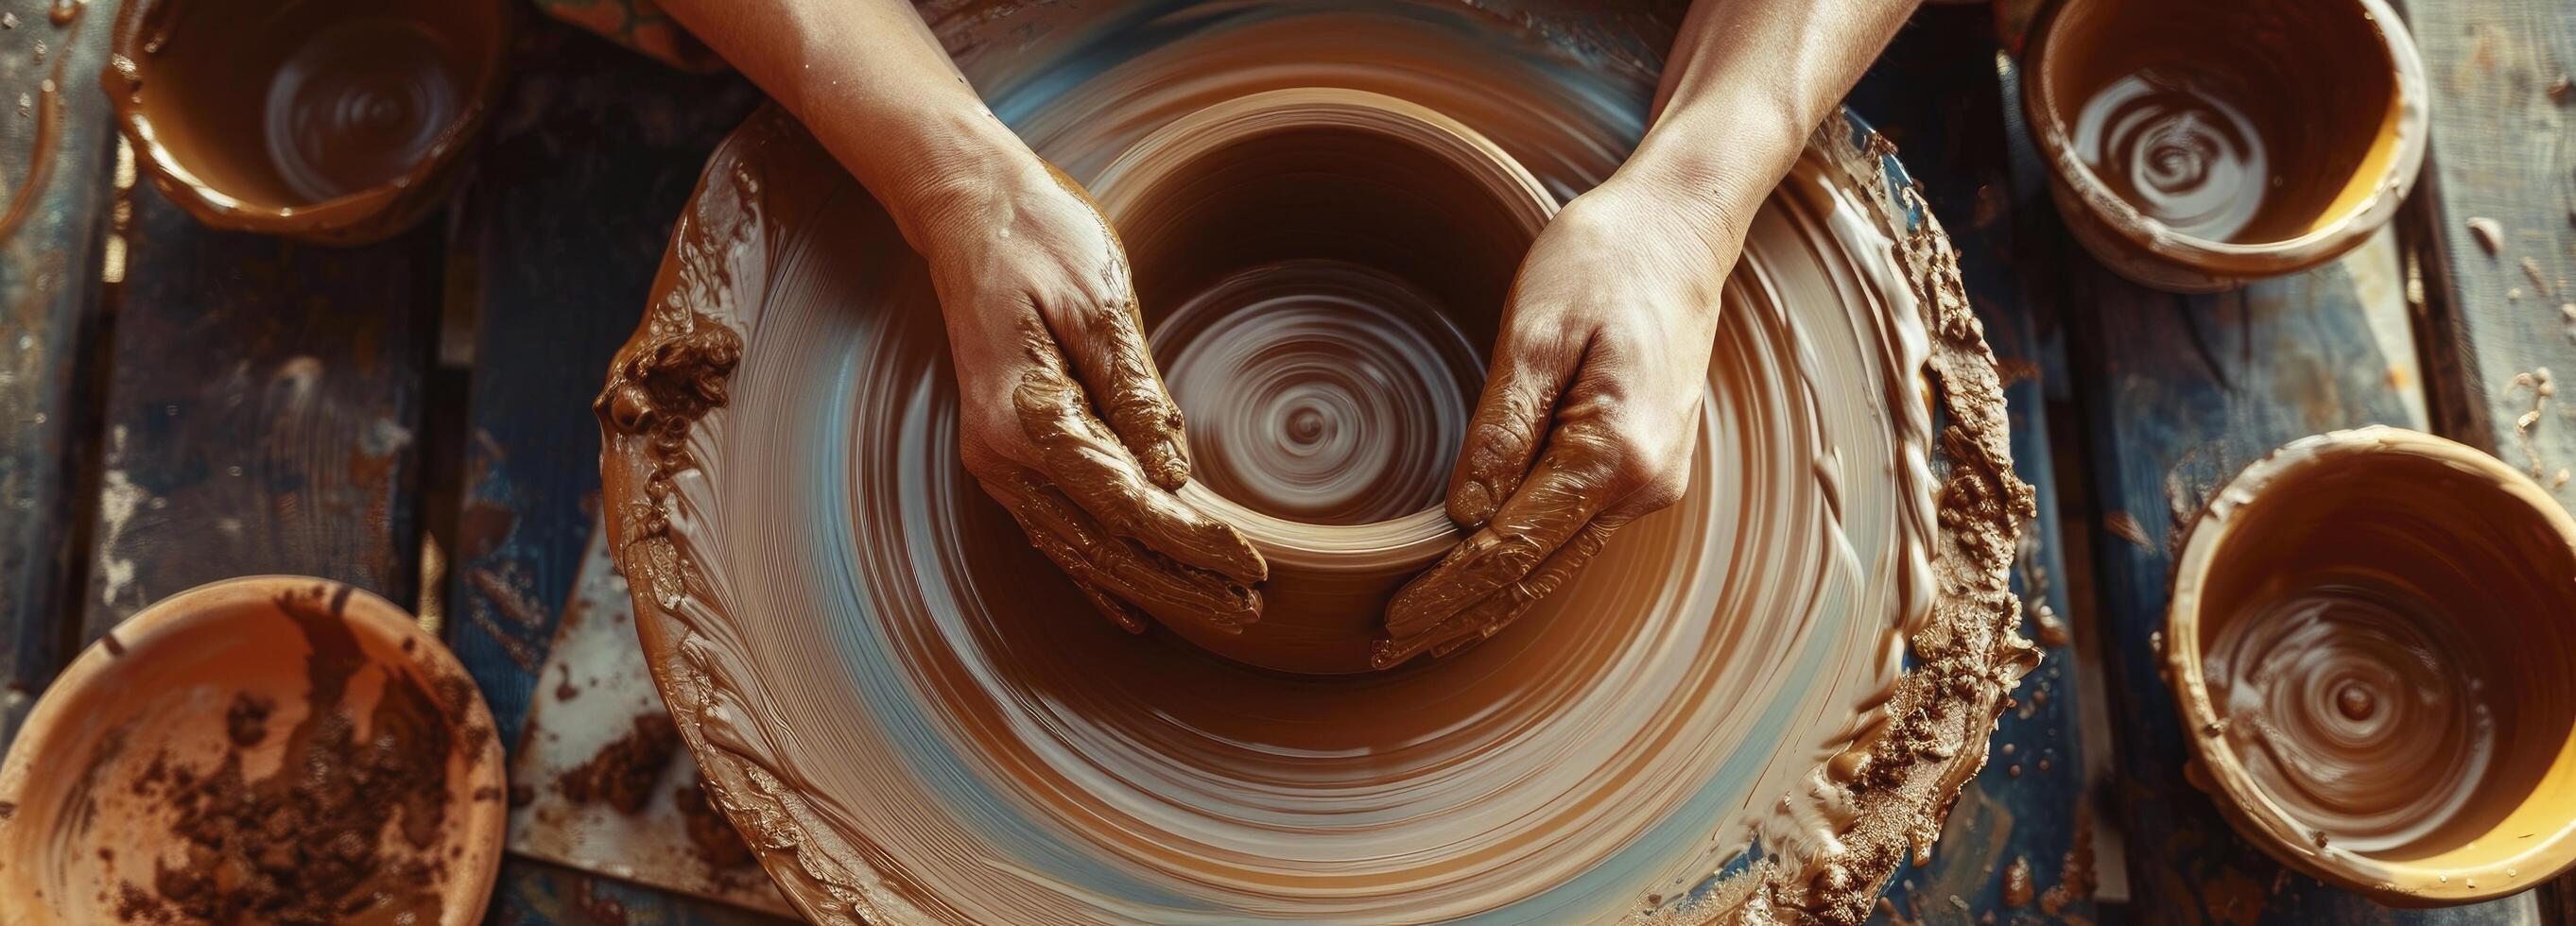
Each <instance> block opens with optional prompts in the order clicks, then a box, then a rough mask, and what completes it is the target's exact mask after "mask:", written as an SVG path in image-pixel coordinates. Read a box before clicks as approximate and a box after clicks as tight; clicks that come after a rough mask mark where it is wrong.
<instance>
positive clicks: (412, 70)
mask: <svg viewBox="0 0 2576 926" xmlns="http://www.w3.org/2000/svg"><path fill="white" fill-rule="evenodd" d="M514 14H515V8H514V7H513V6H511V5H510V4H508V3H505V2H502V0H457V2H449V0H388V2H377V3H337V2H330V0H293V2H287V3H269V2H263V0H137V2H134V3H128V4H126V5H125V7H124V9H123V10H121V11H120V12H119V13H118V15H117V18H116V34H115V39H114V46H113V48H114V51H113V55H112V56H111V57H110V58H109V59H108V61H109V63H108V67H107V69H106V71H105V72H104V73H102V74H101V75H100V80H101V83H102V84H103V85H104V86H105V88H106V90H107V95H108V98H109V99H110V100H112V101H114V103H115V105H116V120H117V125H118V127H119V128H120V129H122V130H123V131H124V133H125V140H126V141H127V142H128V143H129V144H131V145H132V146H133V148H134V153H135V160H136V162H137V163H138V164H140V165H141V166H142V168H143V171H144V173H145V175H146V176H148V177H150V178H151V181H152V185H153V187H154V188H155V189H157V190H159V191H161V193H162V194H163V195H165V196H168V197H169V198H170V199H171V201H173V202H175V203H178V204H179V206H180V207H181V208H183V209H186V210H187V211H188V213H189V214H190V215H193V216H195V217H197V219H198V220H200V221H203V222H205V223H206V224H208V225H211V226H214V227H217V228H226V229H239V230H243V231H254V232H263V233H267V234H273V235H284V236H287V237H292V238H297V239H302V240H306V241H314V242H320V243H327V244H364V243H367V242H371V241H378V240H382V239H385V238H389V237H392V236H393V235H395V234H398V233H400V232H402V231H404V230H406V229H408V228H410V227H412V226H413V225H416V224H418V223H419V222H420V220H421V219H423V218H425V217H427V216H428V215H429V214H430V213H431V212H432V211H434V210H435V209H436V208H437V207H438V206H439V204H440V203H441V202H443V201H444V200H445V198H446V193H447V190H448V189H449V188H450V186H452V184H453V181H454V179H455V177H456V174H457V172H458V171H457V167H458V164H459V161H460V158H461V155H462V154H463V153H464V151H465V148H466V147H467V143H468V142H469V141H471V140H472V138H473V137H474V135H475V132H476V131H477V130H478V129H479V128H481V126H482V125H483V120H484V117H485V115H486V114H487V113H488V111H489V110H490V109H491V106H492V103H493V101H494V100H495V99H496V98H497V97H498V95H499V93H500V90H501V85H502V76H503V62H504V61H505V60H506V58H507V57H508V51H509V47H510V45H509V33H510V24H511V22H510V21H511V19H512V17H513V15H514Z"/></svg>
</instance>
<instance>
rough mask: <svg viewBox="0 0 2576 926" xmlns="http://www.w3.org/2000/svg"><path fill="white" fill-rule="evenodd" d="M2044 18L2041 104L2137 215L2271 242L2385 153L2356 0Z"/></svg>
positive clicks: (2088, 6) (2122, 8) (2324, 206)
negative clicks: (2046, 60) (2046, 99)
mask: <svg viewBox="0 0 2576 926" xmlns="http://www.w3.org/2000/svg"><path fill="white" fill-rule="evenodd" d="M2057 15H2058V17H2059V18H2060V19H2061V20H2064V22H2062V23H2060V24H2059V25H2057V26H2055V29H2056V30H2057V31H2055V32H2054V33H2053V34H2052V35H2051V37H2050V41H2051V42H2052V43H2053V47H2052V48H2051V49H2050V60H2051V62H2052V63H2053V67H2051V68H2050V69H2049V71H2048V73H2047V74H2045V75H2043V76H2042V79H2043V80H2045V81H2046V82H2047V83H2048V90H2049V95H2050V99H2051V100H2052V101H2053V104H2054V105H2055V106H2057V107H2059V108H2060V109H2061V111H2062V113H2063V120H2064V123H2065V124H2066V125H2068V126H2070V127H2072V129H2071V139H2072V147H2073V150H2074V152H2075V154H2076V156H2077V157H2079V158H2081V159H2082V160H2083V162H2084V164H2085V166H2087V167H2089V168H2091V169H2092V171H2093V175H2094V176H2095V177H2097V178H2099V179H2100V180H2101V181H2102V183H2103V184H2104V185H2105V186H2108V187H2109V188H2110V189H2111V191H2112V192H2113V193H2115V194H2116V195H2118V196H2119V197H2120V198H2121V199H2123V200H2125V201H2127V202H2128V203H2129V204H2130V205H2131V206H2133V207H2135V208H2136V209H2137V211H2138V212H2139V214H2141V215H2143V216H2144V217H2146V218H2148V219H2151V220H2153V221H2155V222H2157V223H2160V224H2162V225H2164V226H2165V227H2166V228H2168V229H2171V230H2172V231H2174V232H2176V233H2178V234H2183V235H2189V236H2192V237H2196V238H2203V239H2208V240H2211V241H2226V242H2246V243H2254V242H2269V241H2281V240H2286V239H2290V238H2296V237H2298V236H2300V235H2303V234H2306V233H2307V232H2309V231H2310V230H2312V229H2313V228H2315V227H2316V226H2317V224H2318V223H2320V222H2321V221H2323V220H2325V219H2327V218H2330V217H2333V216H2335V215H2337V214H2338V213H2340V212H2342V211H2345V209H2346V208H2347V207H2348V206H2349V205H2350V203H2348V202H2347V200H2350V199H2355V198H2358V197H2362V196H2368V195H2371V194H2373V193H2375V192H2376V185H2377V183H2378V177H2377V175H2376V174H2375V173H2374V172H2364V171H2360V168H2361V166H2362V162H2363V161H2364V160H2365V159H2368V158H2370V157H2372V156H2374V155H2375V154H2378V155H2380V156H2384V154H2380V152H2379V148H2380V142H2381V137H2382V136H2383V135H2385V134H2387V133H2389V132H2390V131H2392V130H2393V126H2392V123H2393V121H2394V119H2393V115H2392V113H2393V110H2394V109H2395V107H2396V105H2397V91H2396V78H2395V76H2394V73H2393V71H2392V64H2391V62H2390V61H2389V60H2388V58H2387V55H2386V52H2385V51H2384V50H2382V46H2381V43H2380V41H2379V38H2378V35H2377V32H2376V27H2375V26H2374V25H2373V23H2372V21H2371V20H2370V19H2369V18H2368V17H2367V16H2366V15H2365V14H2363V13H2362V12H2361V11H2360V7H2359V4H2357V3H2355V2H2353V0H2336V2H2330V3H2300V2H2289V0H2260V2H2252V3H2240V2H2228V0H2186V2H2182V3H2179V4H2145V3H2070V4H2068V5H2067V7H2066V8H2065V9H2064V10H2062V11H2061V12H2059V13H2058V14H2057ZM2356 184H2358V187H2357V188H2356Z"/></svg>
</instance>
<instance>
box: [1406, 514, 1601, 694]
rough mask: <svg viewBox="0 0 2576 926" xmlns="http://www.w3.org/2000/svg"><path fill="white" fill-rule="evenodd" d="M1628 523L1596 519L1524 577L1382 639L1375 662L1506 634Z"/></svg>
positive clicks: (1450, 649) (1437, 653) (1445, 652)
mask: <svg viewBox="0 0 2576 926" xmlns="http://www.w3.org/2000/svg"><path fill="white" fill-rule="evenodd" d="M1626 523H1627V519H1625V518H1619V517H1614V516H1612V515H1607V514H1605V515H1603V516H1601V517H1599V518H1595V519H1593V520H1592V522H1591V523H1589V524H1585V525H1584V526H1583V529H1582V530H1579V531H1576V532H1575V534H1574V539H1572V540H1568V541H1566V543H1565V546H1563V547H1560V548H1558V549H1557V551H1556V553H1555V554H1554V555H1551V556H1549V557H1548V558H1547V561H1546V562H1543V563H1540V564H1539V567H1538V568H1537V569H1534V570H1531V571H1530V574H1529V575H1528V576H1526V577H1523V578H1522V579H1521V580H1520V581H1518V582H1513V583H1511V584H1509V585H1506V586H1504V587H1503V588H1502V589H1501V590H1499V591H1496V592H1494V593H1493V594H1490V595H1486V596H1485V597H1484V598H1483V599H1481V600H1479V601H1477V602H1475V603H1474V604H1471V605H1468V606H1467V608H1466V609H1465V610H1462V611H1459V612H1458V613H1456V614H1454V615H1451V616H1450V617H1448V618H1447V619H1445V620H1442V621H1440V622H1439V623H1437V624H1434V625H1432V626H1431V627H1429V628H1427V629H1424V630H1422V631H1420V632H1417V633H1414V634H1412V635H1410V636H1402V637H1397V636H1390V637H1388V638H1387V639H1383V640H1379V641H1378V642H1377V644H1376V646H1375V647H1374V648H1373V649H1372V650H1371V651H1370V656H1369V662H1370V664H1371V665H1372V666H1373V667H1375V668H1380V669H1385V668H1391V667H1393V666H1396V665H1398V664H1400V663H1403V662H1404V661H1406V660H1408V659H1412V658H1413V657H1415V656H1417V655H1420V654H1421V653H1422V652H1423V651H1425V650H1428V651H1430V653H1431V655H1432V656H1434V657H1439V656H1446V655H1449V654H1450V653H1451V652H1453V651H1455V650H1457V649H1458V648H1459V647H1462V646H1465V645H1467V644H1470V643H1474V642H1476V641H1478V640H1483V639H1487V638H1489V637H1492V636H1493V635H1495V634H1497V633H1501V632H1502V631H1503V628H1505V627H1509V626H1511V623H1512V621H1514V620H1518V619H1519V618H1520V616H1521V615H1522V614H1525V613H1528V611H1529V609H1530V608H1531V607H1532V606H1535V605H1536V604H1538V602H1539V600H1540V599H1543V598H1546V597H1547V596H1549V595H1553V594H1555V593H1556V591H1557V590H1558V589H1560V588H1563V587H1564V586H1565V583H1566V582H1568V581H1570V580H1572V579H1573V578H1574V574H1575V573H1576V572H1577V571H1579V570H1581V569H1582V568H1583V566H1584V564H1585V563H1589V562H1591V561H1592V558H1593V557H1594V556H1597V555H1599V554H1600V553H1601V548H1602V547H1603V546H1605V545H1607V544H1608V543H1609V541H1610V534H1611V532H1613V531H1616V530H1618V529H1619V527H1620V526H1621V525H1623V524H1626Z"/></svg>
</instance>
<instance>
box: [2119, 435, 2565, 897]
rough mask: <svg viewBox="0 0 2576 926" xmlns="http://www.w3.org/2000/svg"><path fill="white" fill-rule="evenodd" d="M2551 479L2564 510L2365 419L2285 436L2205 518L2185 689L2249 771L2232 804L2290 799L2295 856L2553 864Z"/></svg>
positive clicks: (2559, 573) (2183, 587) (2197, 545)
mask: <svg viewBox="0 0 2576 926" xmlns="http://www.w3.org/2000/svg"><path fill="white" fill-rule="evenodd" d="M2534 499H2538V500H2539V503H2540V504H2542V505H2549V506H2550V508H2549V509H2548V511H2549V512H2550V513H2555V511H2556V509H2555V505H2554V504H2553V503H2550V502H2548V501H2547V500H2546V499H2545V498H2544V497H2541V496H2540V495H2539V491H2538V489H2537V488H2536V487H2533V486H2531V485H2530V483H2529V481H2528V480H2527V479H2524V478H2523V477H2521V476H2520V475H2519V474H2516V473H2514V472H2513V471H2512V470H2511V469H2510V468H2508V467H2506V466H2505V465H2504V464H2501V463H2497V462H2495V461H2494V460H2493V459H2492V458H2485V457H2484V456H2483V455H2482V454H2477V452H2476V451H2473V450H2469V449H2467V448H2464V447H2460V446H2459V445H2456V444H2449V443H2448V442H2439V441H2438V439H2436V438H2430V437H2427V436H2424V435H2418V434H2413V433H2412V432H2402V431H2394V430H2391V429H2384V428H2378V429H2365V430H2362V431H2354V432H2338V433H2336V434H2330V435H2324V436H2321V437H2318V438H2310V439H2307V440H2303V441H2300V442H2297V443H2294V444H2291V445H2290V446H2288V447H2285V448H2283V449H2282V450H2281V451H2280V452H2278V453H2277V454H2275V455H2273V456H2272V457H2270V458H2268V459H2266V460H2265V461H2263V462H2262V463H2258V464H2257V465H2256V466H2254V467H2251V468H2249V469H2248V470H2247V472H2246V474H2245V475H2244V476H2242V477H2240V478H2239V479H2238V480H2237V481H2236V482H2235V483H2234V484H2232V485H2230V486H2229V487H2228V488H2227V489H2226V490H2225V491H2224V492H2223V493H2222V494H2221V495H2220V496H2219V498H2218V499H2217V500H2216V501H2214V502H2213V503H2212V504H2211V506H2210V508H2209V509H2208V511H2207V512H2206V513H2205V514H2204V515H2203V516H2202V517H2201V519H2200V520H2199V522H2198V523H2197V524H2196V525H2195V526H2194V527H2193V533H2192V539H2191V541H2190V543H2189V547H2188V549H2187V552H2186V554H2185V559H2184V562H2183V565H2182V567H2181V572H2180V573H2179V575H2180V578H2178V580H2177V585H2176V595H2175V608H2176V611H2175V620H2176V625H2175V629H2174V630H2172V631H2169V639H2171V640H2172V645H2173V646H2174V647H2176V650H2177V652H2176V653H2175V655H2174V657H2172V658H2174V659H2175V665H2176V668H2177V672H2176V684H2177V691H2178V692H2189V694H2187V695H2186V696H2185V699H2184V700H2185V704H2186V707H2187V710H2186V714H2187V716H2191V717H2193V718H2195V719H2193V721H2192V722H2193V723H2195V724H2197V725H2198V729H2197V731H2196V733H2195V738H2196V739H2198V740H2200V741H2201V742H2200V743H2198V744H2197V745H2199V746H2200V747H2201V750H2200V751H2201V754H2202V756H2203V758H2204V761H2205V762H2208V763H2209V764H2210V766H2211V768H2212V771H2213V772H2214V773H2216V777H2217V778H2218V779H2219V780H2220V781H2221V782H2222V790H2226V791H2228V792H2229V793H2234V792H2233V791H2232V789H2230V788H2229V787H2228V785H2230V784H2232V783H2241V784H2242V785H2243V786H2245V787H2246V789H2247V794H2246V795H2242V796H2239V797H2238V801H2239V803H2238V804H2236V805H2233V806H2231V807H2230V809H2231V811H2232V812H2235V813H2238V814H2245V815H2251V816H2255V817H2258V818H2261V819H2266V820H2275V821H2278V823H2277V824H2275V826H2276V827H2277V828H2278V829H2282V830H2286V831H2287V833H2286V835H2287V840H2286V841H2287V842H2289V843H2290V847H2289V848H2291V849H2292V850H2294V851H2292V852H2291V855H2292V859H2291V860H2292V861H2293V862H2294V863H2298V864H2302V865H2303V866H2306V867H2311V868H2314V867H2325V868H2329V869H2334V870H2338V871H2339V872H2340V877H2341V878H2343V879H2345V880H2362V881H2365V882H2367V883H2369V884H2370V885H2371V886H2372V887H2373V888H2376V889H2381V890H2395V891H2398V892H2401V893H2413V892H2415V891H2417V890H2419V889H2422V888H2437V889H2438V888H2442V887H2444V886H2445V882H2444V881H2442V880H2439V879H2437V878H2433V877H2427V875H2428V874H2438V873H2441V872H2442V871H2443V870H2444V869H2446V868H2448V867H2450V866H2459V867H2458V869H2457V870H2456V871H2452V872H2451V874H2452V877H2451V879H2450V880H2452V881H2462V882H2465V881H2468V880H2476V881H2477V882H2478V883H2481V884H2484V885H2486V886H2487V887H2488V888H2489V889H2490V890H2494V889H2497V888H2499V887H2500V886H2501V885H2502V884H2503V883H2504V882H2505V881H2506V880H2507V879H2508V878H2520V879H2524V881H2523V883H2524V884H2525V885H2527V884H2528V883H2531V881H2532V880H2536V879H2538V878H2545V877H2547V872H2548V871H2549V870H2550V869H2552V868H2553V867H2554V865H2553V864H2552V863H2548V862H2545V861H2543V860H2541V859H2540V858H2539V857H2537V856H2534V855H2532V854H2531V853H2534V852H2535V851H2538V850H2540V849H2541V848H2542V846H2541V845H2540V844H2539V843H2537V842H2535V841H2534V840H2533V839H2532V838H2531V837H2530V835H2527V834H2536V833H2554V832H2555V831H2558V830H2560V829H2563V828H2565V827H2566V826H2567V825H2568V824H2569V822H2570V816H2571V814H2570V808H2566V807H2558V806H2554V803H2555V801H2554V800H2552V801H2538V802H2536V801H2535V800H2534V795H2535V790H2536V789H2542V790H2545V789H2547V788H2548V787H2549V786H2548V785H2546V784H2544V782H2545V781H2546V780H2548V777H2549V776H2556V775H2561V774H2564V771H2563V770H2562V769H2559V768H2558V766H2560V765H2561V764H2563V763H2562V760H2561V755H2562V753H2563V752H2564V751H2565V750H2566V748H2567V746H2568V744H2569V742H2570V738H2569V736H2570V734H2569V731H2570V730H2571V729H2572V728H2576V683H2571V682H2570V681H2569V680H2568V679H2567V678H2566V673H2565V671H2564V667H2565V666H2566V665H2568V664H2569V661H2570V660H2576V626H2570V625H2569V624H2568V622H2567V616H2568V615H2570V614H2576V585H2571V584H2570V581H2569V577H2570V576H2576V549H2571V547H2570V543H2571V539H2570V537H2568V536H2566V535H2564V534H2563V533H2561V532H2560V531H2558V530H2554V529H2552V527H2551V525H2550V523H2549V520H2550V519H2549V518H2547V517H2545V516H2544V515H2543V514H2542V513H2541V511H2540V509H2537V508H2535V507H2534V506H2533V500H2534ZM2561 520H2563V518H2561ZM2186 625H2188V627H2189V632H2188V633H2185V632H2182V628H2183V627H2184V626H2186ZM2202 711H2206V713H2205V714H2203V713H2201V712H2202ZM2213 752H2219V753H2223V755H2221V756H2220V757H2219V758H2221V759H2223V760H2224V761H2212V756H2213ZM2251 795H2259V796H2260V797H2259V800H2260V801H2261V802H2262V806H2261V808H2260V810H2259V811H2258V810H2256V809H2254V808H2250V807H2247V806H2244V805H2243V803H2242V802H2243V801H2245V800H2248V799H2251V798H2250V796H2251ZM2222 803H2224V802H2222ZM2535 815H2536V816H2535ZM2280 851H2281V849H2280V848H2279V847H2275V852H2276V854H2278V853H2279V852H2280ZM2513 856H2520V858H2519V859H2518V860H2517V859H2514V858H2511V857H2513ZM2400 864H2403V865H2408V866H2423V867H2422V868H2421V869H2419V870H2418V871H2415V872H2412V873H2410V874H2406V875H2399V874H2393V873H2390V872H2389V871H2388V869H2389V868H2391V867H2394V866H2397V865H2400ZM2558 864H2563V860H2562V861H2561V862H2559V863H2558ZM2481 866H2484V867H2491V868H2493V869H2495V870H2494V871H2488V872H2484V873H2481V872H2479V871H2477V870H2476V869H2477V868H2479V867H2481ZM2505 870H2513V871H2514V872H2515V874H2514V875H2511V876H2508V875H2505V874H2504V873H2503V872H2504V871H2505ZM2401 882H2402V883H2401ZM2418 882H2421V883H2418ZM2516 889H2518V888H2516Z"/></svg>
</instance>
